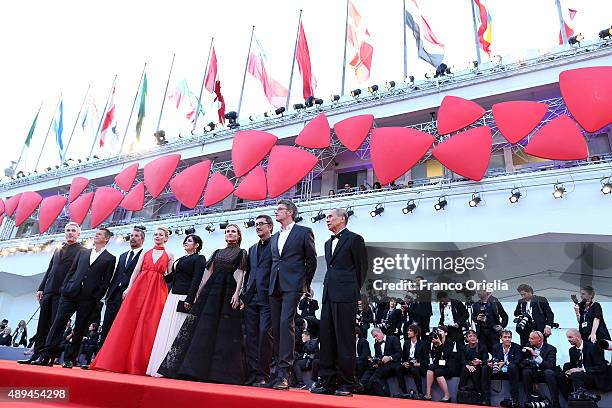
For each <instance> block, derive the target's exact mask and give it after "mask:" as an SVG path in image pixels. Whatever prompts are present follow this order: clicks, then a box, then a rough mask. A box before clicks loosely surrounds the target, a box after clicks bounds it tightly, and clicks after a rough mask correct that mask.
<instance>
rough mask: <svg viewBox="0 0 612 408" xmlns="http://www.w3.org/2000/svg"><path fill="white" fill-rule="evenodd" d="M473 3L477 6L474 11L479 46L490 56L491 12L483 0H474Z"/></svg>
mask: <svg viewBox="0 0 612 408" xmlns="http://www.w3.org/2000/svg"><path fill="white" fill-rule="evenodd" d="M474 3H475V4H476V6H477V7H478V12H477V13H476V22H477V26H478V42H479V43H480V48H481V49H482V50H483V51H484V52H485V53H487V55H488V56H489V57H490V56H491V49H490V47H491V39H492V37H491V14H490V13H489V11H488V10H487V8H486V6H485V0H474Z"/></svg>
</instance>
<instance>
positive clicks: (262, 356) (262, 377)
mask: <svg viewBox="0 0 612 408" xmlns="http://www.w3.org/2000/svg"><path fill="white" fill-rule="evenodd" d="M273 227H274V225H273V222H272V218H271V217H270V216H269V215H259V216H258V217H257V218H256V219H255V232H256V233H257V236H258V237H259V241H257V243H256V244H255V245H253V246H252V247H250V248H249V263H248V264H247V270H246V274H247V276H246V277H245V279H244V282H245V284H244V287H243V291H242V296H241V298H242V301H243V302H244V304H245V308H244V323H245V327H246V338H247V342H246V361H247V367H248V376H249V377H248V379H247V381H246V385H262V384H265V383H266V382H267V381H268V380H269V379H270V363H271V362H272V321H271V318H270V301H269V299H268V290H269V288H270V270H271V268H272V253H271V252H270V237H271V236H272V229H273Z"/></svg>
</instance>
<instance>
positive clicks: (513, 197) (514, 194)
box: [509, 188, 521, 204]
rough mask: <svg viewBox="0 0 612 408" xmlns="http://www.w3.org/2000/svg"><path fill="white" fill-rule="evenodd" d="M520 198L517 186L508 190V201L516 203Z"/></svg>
mask: <svg viewBox="0 0 612 408" xmlns="http://www.w3.org/2000/svg"><path fill="white" fill-rule="evenodd" d="M520 198H521V192H520V191H519V190H518V188H513V189H512V191H511V192H510V198H509V200H510V202H511V203H512V204H515V203H518V200H519V199H520Z"/></svg>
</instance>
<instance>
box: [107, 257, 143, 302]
mask: <svg viewBox="0 0 612 408" xmlns="http://www.w3.org/2000/svg"><path fill="white" fill-rule="evenodd" d="M129 253H130V251H126V252H124V253H122V254H121V255H119V262H118V263H117V268H116V269H115V273H114V274H113V277H112V280H111V282H110V285H109V287H108V293H107V294H106V299H107V303H121V301H122V298H123V292H124V291H125V289H127V287H128V285H129V283H130V278H131V277H132V272H134V268H135V267H136V264H137V263H138V258H139V257H140V255H142V253H143V248H140V251H139V252H138V253H136V254H134V257H133V258H132V261H131V262H130V264H129V265H126V264H125V263H126V262H127V257H128V254H129Z"/></svg>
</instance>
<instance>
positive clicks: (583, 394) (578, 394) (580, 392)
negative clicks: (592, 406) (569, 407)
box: [568, 388, 601, 402]
mask: <svg viewBox="0 0 612 408" xmlns="http://www.w3.org/2000/svg"><path fill="white" fill-rule="evenodd" d="M599 400H601V397H600V396H599V395H597V394H595V393H593V392H589V391H588V390H586V389H585V388H578V389H577V390H576V391H574V392H572V393H571V394H570V396H569V400H568V401H592V402H599Z"/></svg>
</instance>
